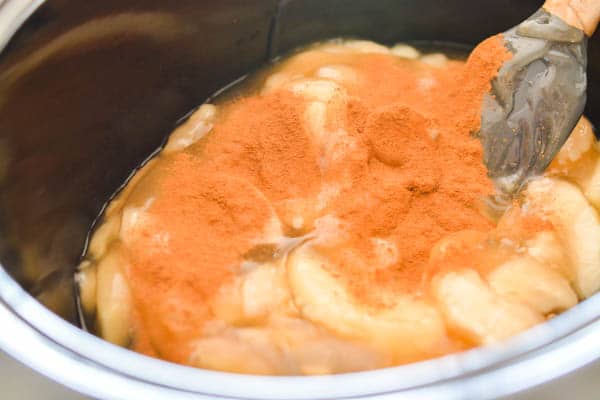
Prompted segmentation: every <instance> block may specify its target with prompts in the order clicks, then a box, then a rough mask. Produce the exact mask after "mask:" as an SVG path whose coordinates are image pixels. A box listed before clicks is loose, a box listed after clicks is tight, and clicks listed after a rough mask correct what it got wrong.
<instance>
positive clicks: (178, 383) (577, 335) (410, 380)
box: [0, 0, 600, 399]
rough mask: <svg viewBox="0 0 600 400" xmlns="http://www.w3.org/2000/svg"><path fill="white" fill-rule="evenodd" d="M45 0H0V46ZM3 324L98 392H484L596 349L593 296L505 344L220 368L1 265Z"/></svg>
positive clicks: (171, 395) (46, 367)
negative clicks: (173, 359)
mask: <svg viewBox="0 0 600 400" xmlns="http://www.w3.org/2000/svg"><path fill="white" fill-rule="evenodd" d="M43 2H44V0H33V1H26V0H4V2H2V1H1V0H0V27H1V28H0V50H1V49H2V48H3V47H4V45H5V44H6V43H7V42H8V40H9V39H10V37H11V36H12V35H13V34H14V32H15V31H16V30H17V29H18V28H19V26H20V25H21V24H22V23H23V22H24V21H25V20H26V19H27V17H28V16H29V15H31V13H32V12H33V11H34V10H35V9H36V8H37V7H38V6H39V5H41V4H42V3H43ZM0 326H1V327H2V329H0V347H1V348H2V349H3V350H5V351H6V352H7V353H9V354H11V355H12V356H13V357H15V358H16V359H18V360H20V361H21V362H23V363H25V364H26V365H28V366H30V367H31V368H33V369H35V370H37V371H39V372H41V373H42V374H44V375H46V376H48V377H50V378H51V379H54V380H55V381H57V382H59V383H61V384H64V385H66V386H68V387H70V388H72V389H75V390H77V391H80V392H82V393H85V394H87V395H91V396H94V397H97V398H102V399H131V398H144V399H175V398H177V399H187V398H194V399H202V398H214V397H233V398H247V399H309V398H316V397H319V398H327V399H331V398H342V397H379V398H386V397H390V398H391V397H394V396H397V395H398V394H400V393H401V394H402V395H403V398H406V399H432V398H446V399H459V398H461V399H464V398H473V399H486V398H491V397H495V396H503V395H508V394H512V393H515V392H517V391H520V390H523V389H526V388H529V387H532V386H535V385H538V384H541V383H544V382H547V381H549V380H551V379H554V378H556V377H558V376H561V375H564V374H567V373H569V372H571V371H573V370H575V369H577V368H580V367H582V366H584V365H586V364H587V363H589V362H591V361H593V360H595V359H598V358H600V345H598V343H597V337H598V336H599V335H600V296H594V297H592V298H591V299H588V300H587V301H585V302H583V303H581V304H579V305H578V306H576V307H575V308H573V309H571V310H570V311H568V312H566V313H564V314H562V315H560V316H558V317H556V318H554V319H552V320H551V321H549V322H547V323H545V324H542V325H540V326H537V327H535V328H533V329H531V330H529V331H527V332H525V333H523V334H521V335H518V336H516V337H515V338H513V339H511V340H509V341H508V342H506V343H504V344H502V345H498V346H490V347H487V348H480V349H475V350H471V351H468V352H465V353H461V354H457V355H451V356H446V357H443V358H439V359H436V360H430V361H425V362H420V363H416V364H411V365H408V366H402V367H396V368H387V369H382V370H377V371H369V372H362V373H353V374H342V375H335V376H320V377H265V376H248V375H238V374H230V373H220V372H214V371H207V370H198V369H193V368H189V367H184V366H180V365H175V364H171V363H167V362H163V361H160V360H156V359H151V358H148V357H145V356H142V355H139V354H136V353H133V352H130V351H127V350H125V349H122V348H119V347H116V346H113V345H111V344H109V343H107V342H104V341H103V340H100V339H99V338H97V337H95V336H92V335H90V334H88V333H86V332H83V331H82V330H80V329H78V328H76V327H74V326H72V325H70V324H69V323H67V322H65V321H64V320H62V319H61V318H59V317H57V316H56V315H54V314H53V313H51V312H50V311H48V310H47V309H46V308H45V307H43V306H42V305H41V304H40V303H38V302H37V301H36V300H35V299H34V298H32V297H31V296H29V295H28V294H27V293H26V292H25V291H24V290H23V289H22V288H21V287H20V286H19V285H18V284H17V283H16V282H15V281H14V280H13V279H12V278H11V277H10V276H9V275H8V274H7V273H6V272H5V270H4V269H3V268H0ZM557 359H558V360H560V362H561V365H560V368H556V360H557ZM506 382H511V384H510V385H507V384H506ZM492 393H493V395H492Z"/></svg>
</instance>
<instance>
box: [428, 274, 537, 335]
mask: <svg viewBox="0 0 600 400" xmlns="http://www.w3.org/2000/svg"><path fill="white" fill-rule="evenodd" d="M433 293H434V296H435V298H436V299H437V301H438V303H439V304H440V307H441V310H442V312H443V314H444V317H445V318H446V321H447V323H448V325H449V327H451V328H452V329H453V330H455V331H456V332H459V333H460V334H462V335H465V336H466V337H468V338H470V339H471V340H472V341H474V342H475V343H477V344H489V343H494V342H498V341H500V340H503V339H505V338H508V337H510V336H512V335H514V334H516V333H519V332H521V331H524V330H525V329H527V328H529V327H532V326H533V325H535V324H537V323H539V322H542V321H543V318H542V316H541V315H540V314H539V313H537V312H535V311H534V310H533V309H532V308H530V307H528V306H526V305H524V304H521V303H518V302H513V301H511V300H509V299H506V298H504V297H502V296H501V295H499V294H497V293H495V292H494V291H493V290H492V289H491V288H490V287H489V286H488V284H486V283H485V282H484V281H483V279H482V278H481V277H480V276H479V274H478V273H477V272H476V271H473V270H463V271H456V272H449V273H446V274H445V275H442V276H438V277H436V278H435V279H434V281H433Z"/></svg>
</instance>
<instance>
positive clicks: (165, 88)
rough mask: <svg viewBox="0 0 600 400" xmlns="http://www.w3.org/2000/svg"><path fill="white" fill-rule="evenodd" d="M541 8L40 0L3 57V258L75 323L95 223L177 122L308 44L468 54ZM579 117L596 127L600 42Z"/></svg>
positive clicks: (505, 1) (381, 0)
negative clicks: (447, 49)
mask: <svg viewBox="0 0 600 400" xmlns="http://www.w3.org/2000/svg"><path fill="white" fill-rule="evenodd" d="M540 3H541V1H533V0H495V1H493V2H485V6H484V5H483V4H482V2H481V1H476V0H471V1H469V0H455V1H452V2H448V1H445V0H419V1H411V0H377V1H373V0H282V1H279V2H278V1H275V0H272V1H271V0H265V1H259V0H253V1H247V0H219V1H200V0H178V1H171V2H167V1H163V0H104V1H101V2H92V1H80V0H48V1H46V3H45V4H44V5H42V6H41V7H40V8H39V9H38V10H37V11H36V12H35V14H34V15H33V16H32V17H31V18H30V19H29V20H28V21H27V22H26V24H25V25H24V26H23V27H22V29H21V30H20V31H19V32H18V33H17V35H16V36H15V37H14V39H13V40H12V41H11V43H10V44H9V46H8V47H7V48H6V50H5V51H4V53H3V54H2V55H1V57H0V223H1V225H0V228H1V233H0V234H1V238H2V239H1V241H0V260H1V262H2V264H3V266H4V267H5V268H6V269H7V271H9V273H10V274H11V275H12V276H13V277H14V278H15V279H16V280H17V281H18V282H19V283H20V284H21V285H22V286H23V287H24V288H25V289H26V290H27V291H29V292H30V293H31V294H32V295H33V296H35V297H37V298H38V299H39V300H40V301H42V302H43V303H44V304H46V305H47V306H48V307H49V308H51V309H52V310H54V311H55V312H57V313H59V314H60V315H61V316H63V317H64V318H66V319H68V320H70V321H75V307H74V302H73V287H74V285H73V281H72V275H73V271H74V268H75V266H76V265H77V263H78V260H79V257H80V255H81V252H82V250H83V248H84V245H85V240H86V235H87V232H88V230H89V229H90V226H91V225H92V223H93V221H94V219H95V217H96V216H97V215H98V214H99V213H100V211H101V209H102V207H103V205H104V204H105V202H106V201H107V200H108V199H109V197H110V196H111V194H112V193H114V192H115V190H116V189H117V188H118V187H119V186H120V185H121V184H122V183H123V182H124V180H125V179H126V178H127V176H128V175H129V174H130V173H131V171H132V170H133V169H134V168H135V167H136V166H138V165H139V164H140V162H142V161H143V160H144V159H145V158H147V157H148V156H149V155H150V154H151V153H152V152H153V151H154V150H155V149H156V148H157V147H158V146H159V145H160V144H161V142H162V141H163V140H164V138H165V136H166V135H167V134H168V133H169V132H170V131H171V130H172V129H173V127H174V125H175V123H176V121H177V120H178V119H179V118H181V117H182V116H184V115H185V114H186V113H187V112H188V111H190V110H191V109H193V108H194V107H195V106H197V105H199V104H201V103H202V102H203V101H204V100H205V99H206V98H207V97H208V96H209V95H210V94H211V93H213V92H214V91H215V90H217V89H218V88H220V87H222V86H224V85H225V84H227V83H229V82H231V81H232V80H234V79H236V78H238V77H240V76H242V75H243V74H245V73H246V72H248V71H250V70H252V69H254V68H256V67H258V66H260V65H261V64H263V63H265V62H266V61H267V60H269V59H270V58H272V57H275V56H277V55H278V54H281V53H283V52H285V51H287V50H290V49H292V48H294V47H296V46H299V45H302V44H305V43H309V42H311V41H315V40H320V39H325V38H330V37H337V36H354V37H362V38H367V39H372V40H375V41H379V42H384V43H392V42H396V41H409V40H442V41H451V42H458V43H465V44H470V45H473V44H475V43H477V42H478V41H480V40H481V39H483V38H484V37H486V36H488V35H490V34H493V33H497V32H500V31H503V30H505V29H507V28H508V27H510V26H512V25H514V24H516V23H518V22H519V21H520V20H522V19H523V18H524V17H526V16H528V15H529V14H531V13H533V12H534V11H535V10H536V9H537V8H538V7H539V6H540ZM586 113H587V115H588V116H589V117H590V118H591V120H592V121H595V122H596V123H600V40H591V41H590V51H589V97H588V105H587V111H586Z"/></svg>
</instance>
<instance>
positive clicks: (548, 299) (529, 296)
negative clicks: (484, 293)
mask: <svg viewBox="0 0 600 400" xmlns="http://www.w3.org/2000/svg"><path fill="white" fill-rule="evenodd" d="M487 280H488V282H489V284H490V286H491V287H492V289H494V290H495V291H496V293H498V294H500V295H501V296H503V297H505V298H507V299H510V300H513V301H516V302H520V303H523V304H526V305H528V306H529V307H531V308H532V309H533V310H535V311H537V312H538V313H540V314H543V315H545V314H549V313H555V312H561V311H564V310H566V309H568V308H571V307H573V306H574V305H575V304H577V295H576V294H575V292H574V291H573V289H571V286H570V284H569V281H568V280H567V279H566V278H565V277H564V276H562V275H561V274H560V273H558V272H556V271H554V270H552V269H550V268H548V267H546V266H544V265H542V264H541V263H539V262H538V261H536V260H535V259H534V258H532V257H527V256H524V257H518V258H515V259H513V260H510V261H508V262H505V263H504V264H502V265H500V266H498V267H496V268H495V269H494V271H493V272H492V273H491V274H489V275H488V276H487Z"/></svg>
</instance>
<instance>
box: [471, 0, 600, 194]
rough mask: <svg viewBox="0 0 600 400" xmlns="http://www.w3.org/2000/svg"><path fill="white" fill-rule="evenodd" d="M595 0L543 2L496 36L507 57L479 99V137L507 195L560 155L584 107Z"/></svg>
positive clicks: (597, 13)
mask: <svg viewBox="0 0 600 400" xmlns="http://www.w3.org/2000/svg"><path fill="white" fill-rule="evenodd" d="M599 19H600V0H548V1H546V3H545V4H544V6H543V8H541V9H540V10H539V11H537V12H536V13H535V14H534V15H532V16H531V17H530V18H528V19H527V20H525V21H524V22H523V23H521V24H519V25H518V26H516V27H514V28H512V29H510V30H509V31H507V32H505V33H504V34H503V37H504V42H505V46H506V47H507V48H508V49H509V50H510V51H511V52H512V53H513V57H512V59H511V60H509V61H507V62H506V63H505V64H504V65H503V66H502V68H501V69H500V71H499V73H498V76H497V77H496V78H495V79H494V80H493V81H492V92H491V93H490V94H488V95H487V96H486V97H485V98H484V102H483V109H482V124H481V131H480V138H481V140H482V143H483V148H484V162H485V164H486V166H487V168H488V173H489V175H490V177H491V178H492V179H494V181H495V183H496V186H497V188H498V190H499V191H500V192H501V193H504V194H509V195H511V194H514V193H516V192H518V191H519V189H521V188H522V186H523V184H524V183H525V182H526V181H527V179H528V178H530V177H531V176H535V175H539V174H541V173H542V172H543V171H544V170H545V169H546V167H548V165H549V164H550V162H551V161H552V159H553V158H554V156H555V155H556V153H557V152H558V151H559V150H560V148H561V147H562V145H563V144H564V142H565V141H566V140H567V138H568V137H569V134H570V133H571V131H572V130H573V128H574V127H575V125H576V124H577V121H578V120H579V118H580V117H581V115H582V113H583V109H584V106H585V102H586V87H587V79H586V65H587V42H588V38H589V37H591V35H592V34H593V33H594V31H595V29H596V26H597V25H598V20H599Z"/></svg>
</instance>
